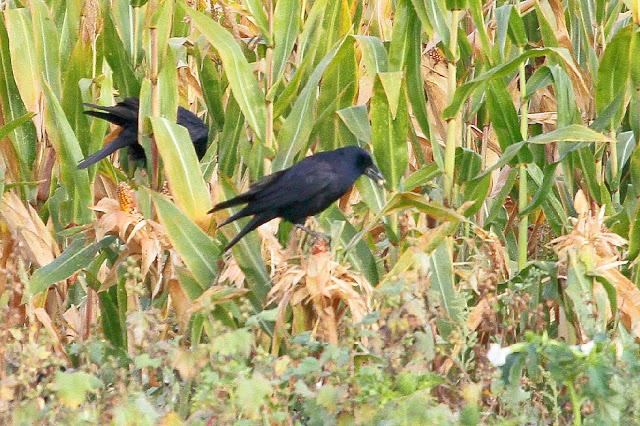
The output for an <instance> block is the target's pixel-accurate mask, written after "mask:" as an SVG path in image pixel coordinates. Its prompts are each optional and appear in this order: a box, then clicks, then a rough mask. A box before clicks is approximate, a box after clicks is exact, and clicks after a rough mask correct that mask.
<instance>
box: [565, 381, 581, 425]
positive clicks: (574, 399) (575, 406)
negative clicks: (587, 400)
mask: <svg viewBox="0 0 640 426" xmlns="http://www.w3.org/2000/svg"><path fill="white" fill-rule="evenodd" d="M566 385H567V389H568V390H569V398H571V409H572V411H573V426H581V425H582V414H581V413H580V406H581V405H582V404H581V403H580V398H579V397H578V394H577V393H576V388H575V387H574V386H573V383H571V382H567V383H566Z"/></svg>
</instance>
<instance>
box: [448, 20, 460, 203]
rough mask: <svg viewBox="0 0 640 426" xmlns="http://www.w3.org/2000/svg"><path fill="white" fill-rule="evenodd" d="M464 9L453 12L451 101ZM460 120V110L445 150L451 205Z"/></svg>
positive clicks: (449, 87)
mask: <svg viewBox="0 0 640 426" xmlns="http://www.w3.org/2000/svg"><path fill="white" fill-rule="evenodd" d="M461 14H462V11H460V10H454V11H452V12H451V23H450V26H449V28H450V31H451V38H450V44H449V47H450V50H451V51H452V52H453V55H454V58H453V60H452V61H450V62H449V64H448V76H447V95H448V98H449V102H451V101H452V100H453V95H454V93H455V91H456V83H457V81H456V63H457V62H458V31H457V29H458V22H459V21H460V16H461ZM459 121H460V113H459V112H458V113H457V114H456V115H455V116H454V117H453V118H452V119H451V120H449V123H448V124H447V141H446V144H445V151H444V189H445V197H446V200H447V201H448V204H449V205H450V206H451V205H453V203H454V188H453V186H454V185H453V175H454V172H455V161H456V146H457V139H458V123H459Z"/></svg>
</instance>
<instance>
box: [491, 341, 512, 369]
mask: <svg viewBox="0 0 640 426" xmlns="http://www.w3.org/2000/svg"><path fill="white" fill-rule="evenodd" d="M510 353H511V346H507V347H505V348H503V347H501V346H500V345H499V344H497V343H492V344H490V345H489V351H488V352H487V358H488V359H489V362H490V363H491V364H492V365H493V366H494V367H502V366H503V365H504V364H505V362H507V356H508V355H509V354H510Z"/></svg>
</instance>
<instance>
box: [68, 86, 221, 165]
mask: <svg viewBox="0 0 640 426" xmlns="http://www.w3.org/2000/svg"><path fill="white" fill-rule="evenodd" d="M84 106H86V107H90V108H94V109H97V110H98V111H93V110H87V111H85V112H84V113H85V114H87V115H90V116H92V117H98V118H102V119H103V120H107V121H108V122H110V123H113V124H116V125H118V126H120V127H121V129H120V132H119V133H117V136H116V137H115V139H113V140H112V141H110V142H109V143H108V144H107V145H106V146H105V147H104V148H102V149H101V150H100V151H98V152H95V153H93V154H91V155H90V156H88V157H87V158H85V159H84V160H82V161H81V162H80V163H79V164H78V168H79V169H86V168H87V167H89V166H90V165H92V164H95V163H97V162H98V161H100V160H102V159H103V158H105V157H107V156H108V155H111V154H113V153H114V152H116V151H117V150H119V149H120V148H124V147H129V155H130V156H131V157H132V158H133V160H140V159H144V158H145V155H144V149H143V148H142V145H140V144H139V143H138V111H139V109H140V101H139V100H138V98H126V99H125V100H123V101H122V102H118V103H117V104H116V105H114V106H109V107H105V106H100V105H95V104H84ZM177 122H178V124H179V125H181V126H183V127H186V128H187V130H188V131H189V136H190V137H191V141H192V142H193V146H194V147H195V149H196V154H197V155H198V159H202V157H203V156H204V153H205V152H206V150H207V134H208V133H209V129H208V128H207V126H206V125H205V124H204V123H203V122H202V120H200V119H199V118H198V116H196V115H195V114H194V113H192V112H191V111H189V110H187V109H184V108H182V107H178V120H177Z"/></svg>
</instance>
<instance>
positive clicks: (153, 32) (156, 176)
mask: <svg viewBox="0 0 640 426" xmlns="http://www.w3.org/2000/svg"><path fill="white" fill-rule="evenodd" d="M149 31H150V36H151V116H152V117H160V86H158V29H157V28H156V27H151V28H149ZM151 162H152V167H153V172H152V176H151V183H152V186H153V188H154V189H155V190H159V189H160V157H159V155H158V146H157V145H156V140H155V137H152V138H151Z"/></svg>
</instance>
